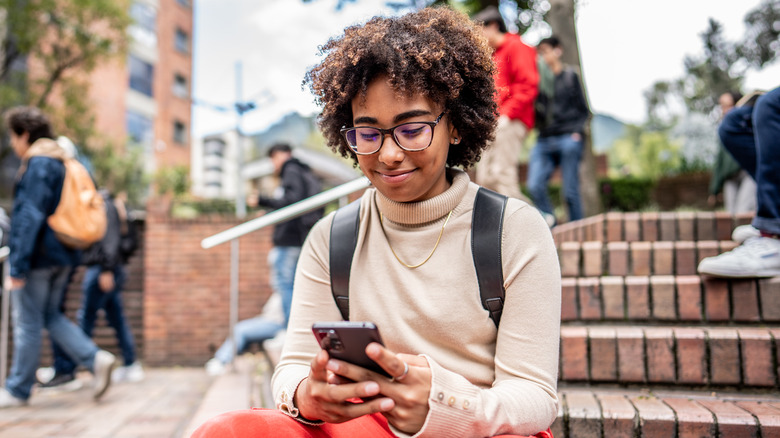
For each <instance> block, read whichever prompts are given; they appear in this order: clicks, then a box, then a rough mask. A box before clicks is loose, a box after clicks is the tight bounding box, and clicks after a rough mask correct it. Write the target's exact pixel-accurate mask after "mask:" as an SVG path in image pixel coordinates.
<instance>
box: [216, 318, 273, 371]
mask: <svg viewBox="0 0 780 438" xmlns="http://www.w3.org/2000/svg"><path fill="white" fill-rule="evenodd" d="M283 328H284V326H283V325H282V324H279V323H277V322H274V321H269V320H267V319H265V318H263V317H260V316H258V317H256V318H250V319H245V320H243V321H240V322H239V323H238V324H236V326H235V327H233V336H234V337H235V339H236V351H237V352H238V353H239V354H241V353H242V352H244V350H245V349H246V347H247V345H248V344H249V343H250V342H260V341H264V340H266V339H271V338H273V337H274V336H276V333H277V332H278V331H279V330H281V329H283ZM214 357H216V358H217V359H218V360H219V361H220V362H222V363H225V364H226V363H230V362H232V361H233V344H232V343H231V342H230V338H228V339H226V340H225V342H224V343H223V344H222V346H221V347H219V350H217V352H216V353H214Z"/></svg>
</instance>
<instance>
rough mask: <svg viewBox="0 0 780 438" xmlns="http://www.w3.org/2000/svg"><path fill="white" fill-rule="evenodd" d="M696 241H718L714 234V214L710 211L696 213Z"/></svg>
mask: <svg viewBox="0 0 780 438" xmlns="http://www.w3.org/2000/svg"><path fill="white" fill-rule="evenodd" d="M696 240H718V236H717V234H716V233H715V213H713V212H711V211H699V212H697V213H696Z"/></svg>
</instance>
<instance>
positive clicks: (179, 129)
mask: <svg viewBox="0 0 780 438" xmlns="http://www.w3.org/2000/svg"><path fill="white" fill-rule="evenodd" d="M173 141H175V142H176V143H179V144H187V127H186V126H184V123H182V122H180V121H178V120H176V121H175V122H173Z"/></svg>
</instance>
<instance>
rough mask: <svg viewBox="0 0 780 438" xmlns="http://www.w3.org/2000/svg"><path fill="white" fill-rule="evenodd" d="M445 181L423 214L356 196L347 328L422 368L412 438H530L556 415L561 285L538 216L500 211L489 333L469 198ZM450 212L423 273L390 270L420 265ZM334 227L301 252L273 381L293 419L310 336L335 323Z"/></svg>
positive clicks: (466, 189) (316, 234)
mask: <svg viewBox="0 0 780 438" xmlns="http://www.w3.org/2000/svg"><path fill="white" fill-rule="evenodd" d="M448 172H449V174H448V175H449V176H450V177H452V185H451V186H450V187H449V188H448V189H447V190H446V191H445V192H444V193H442V194H440V195H438V196H436V197H434V198H431V199H428V200H425V201H421V202H414V203H399V202H394V201H392V200H390V199H388V198H386V197H384V196H383V195H382V194H381V193H379V192H378V191H376V190H375V189H370V190H368V191H366V193H365V195H364V196H363V198H362V199H361V201H360V202H361V209H360V229H359V234H358V242H357V248H356V250H355V256H354V258H353V262H352V271H351V276H350V284H349V290H350V320H352V321H372V322H374V323H375V324H376V325H377V326H378V327H379V330H380V332H381V335H382V338H383V340H384V342H385V345H386V346H387V347H388V348H389V349H390V350H392V351H394V352H396V353H409V354H419V355H423V356H424V357H426V359H427V360H428V362H429V364H430V366H431V370H432V374H433V377H432V387H431V392H430V396H429V406H430V410H429V412H428V417H427V418H426V421H425V424H424V425H423V428H422V429H421V430H420V431H419V432H418V433H417V434H416V435H415V436H419V437H423V436H436V437H439V436H462V437H467V436H474V437H484V436H493V435H499V434H519V435H531V434H535V433H537V432H539V431H541V430H545V429H546V428H547V427H548V426H549V425H550V424H552V422H553V421H554V420H555V417H556V415H557V404H558V398H557V393H556V383H557V375H558V342H559V330H560V305H561V275H560V268H559V264H558V256H557V253H556V250H555V245H554V243H553V240H552V236H551V234H550V230H549V228H548V227H547V225H546V224H545V222H544V220H543V219H542V217H541V215H540V214H539V213H538V211H537V210H536V209H534V208H533V207H531V206H529V205H528V204H526V203H524V202H523V201H520V200H517V199H510V200H509V202H508V203H507V207H506V211H505V215H504V227H503V236H502V264H503V269H504V287H505V289H506V299H505V304H504V310H503V314H502V317H501V324H500V328H499V329H498V330H496V327H495V325H494V323H493V321H492V320H491V319H490V318H489V316H488V313H487V311H486V310H484V309H483V308H482V304H481V302H480V294H479V287H478V285H477V277H476V273H475V270H474V263H473V260H472V258H471V217H472V207H473V204H474V198H475V196H476V193H477V190H478V188H479V187H478V186H477V185H476V184H473V183H471V182H470V181H469V178H468V176H467V175H466V173H464V172H462V171H459V170H454V169H450V170H449V171H448ZM450 211H452V216H451V217H450V219H449V222H448V223H447V226H446V227H445V228H444V232H443V235H442V237H441V242H440V243H439V246H438V248H437V249H436V251H435V252H434V253H433V256H432V257H431V258H430V260H428V262H426V263H425V264H423V265H422V266H420V267H419V268H416V269H409V268H407V267H405V266H403V265H401V264H400V263H399V262H398V261H397V260H396V259H395V257H394V256H393V254H392V252H391V250H390V245H392V248H393V249H394V250H395V252H396V254H397V255H398V257H400V259H401V260H403V261H404V262H405V263H407V264H410V265H411V264H417V263H419V262H421V261H422V260H424V259H425V258H426V257H427V256H428V254H429V253H430V252H431V249H432V248H433V247H434V244H435V243H436V239H437V237H438V235H439V232H440V231H441V227H442V224H443V223H444V220H445V219H446V217H447V215H448V213H449V212H450ZM380 212H381V213H382V214H383V215H384V224H382V223H381V222H380ZM332 220H333V214H331V215H328V216H327V217H325V218H323V219H322V220H321V221H320V222H319V223H317V224H316V225H315V226H314V228H313V229H312V231H311V233H310V234H309V237H308V239H307V240H306V242H305V244H304V246H303V251H302V253H301V257H300V259H299V261H298V269H297V272H296V276H295V289H294V294H293V302H292V311H291V316H290V323H289V327H288V329H287V335H286V338H285V345H284V349H283V351H282V357H281V360H280V362H279V365H278V366H277V368H276V371H275V373H274V376H273V391H274V397H275V400H276V406H277V407H278V408H279V409H281V410H282V411H283V412H285V413H287V414H289V415H292V416H297V415H298V411H297V409H296V408H295V407H294V406H293V403H292V399H293V394H294V393H295V389H296V388H297V386H298V384H299V383H300V382H301V380H303V379H304V378H305V377H306V376H308V374H309V366H310V364H311V361H312V359H313V358H314V356H315V355H316V353H317V352H318V351H319V346H318V344H317V342H316V340H315V338H314V335H313V334H312V332H311V326H312V324H313V323H315V322H318V321H339V320H341V314H340V313H339V310H338V307H337V306H336V304H335V302H334V300H333V296H332V295H331V291H330V272H329V254H328V248H329V237H330V225H331V222H332ZM395 432H396V433H398V431H395Z"/></svg>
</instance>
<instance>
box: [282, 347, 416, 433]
mask: <svg viewBox="0 0 780 438" xmlns="http://www.w3.org/2000/svg"><path fill="white" fill-rule="evenodd" d="M402 367H403V365H402ZM360 370H362V371H363V372H360ZM336 372H337V373H338V374H341V375H345V377H348V378H349V379H351V380H352V381H346V380H344V379H338V378H336V377H335V376H333V373H336ZM342 372H343V373H344V374H342ZM346 374H348V375H349V376H346ZM350 376H355V377H354V378H353V377H350ZM378 380H384V381H387V380H388V379H387V378H385V377H383V376H380V375H379V374H376V373H373V372H371V371H368V370H365V369H363V368H360V367H358V366H356V365H351V364H348V363H346V362H341V361H337V360H333V359H330V358H329V357H328V353H327V352H325V351H324V350H321V351H320V352H319V353H317V356H315V357H314V360H313V361H312V363H311V369H310V370H309V376H308V377H307V378H305V379H304V380H303V381H302V382H301V384H300V385H298V389H297V390H296V391H295V398H294V403H295V406H296V407H297V408H298V411H299V414H300V415H301V416H303V417H304V418H305V419H308V420H322V421H326V422H328V423H343V422H345V421H349V420H352V419H353V418H357V417H361V416H363V415H367V414H373V413H376V412H384V411H388V410H390V409H392V408H393V407H394V406H395V403H394V402H393V400H392V399H390V398H387V397H376V396H377V395H379V392H380V386H379V384H378V383H377V381H378ZM358 398H359V399H363V400H364V401H363V403H359V402H357V403H356V402H355V399H358Z"/></svg>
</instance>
